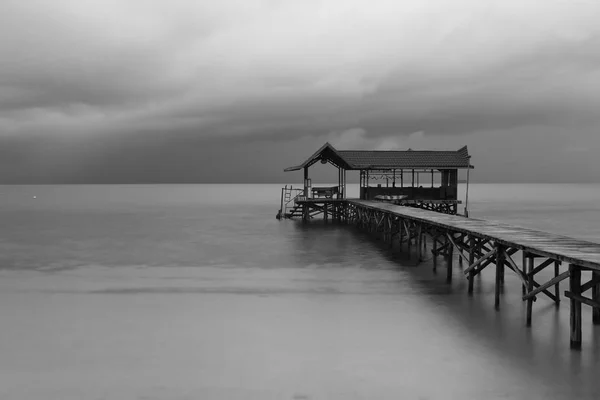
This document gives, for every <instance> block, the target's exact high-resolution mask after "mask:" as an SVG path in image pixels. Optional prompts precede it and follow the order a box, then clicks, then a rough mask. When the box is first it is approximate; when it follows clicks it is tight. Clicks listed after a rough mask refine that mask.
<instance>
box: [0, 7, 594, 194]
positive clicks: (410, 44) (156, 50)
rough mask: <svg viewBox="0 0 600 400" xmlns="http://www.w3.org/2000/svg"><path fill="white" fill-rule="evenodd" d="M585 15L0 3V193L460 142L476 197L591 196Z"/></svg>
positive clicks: (543, 10) (212, 175)
mask: <svg viewBox="0 0 600 400" xmlns="http://www.w3.org/2000/svg"><path fill="white" fill-rule="evenodd" d="M598 16H600V2H598V1H595V0H589V1H588V0H498V1H486V0H469V1H467V0H428V1H421V0H412V1H398V0H393V1H391V0H390V1H388V0H377V1H373V0H371V1H358V0H331V1H316V0H308V1H307V0H303V1H285V0H264V1H251V0H245V1H242V0H240V1H230V0H219V1H204V0H200V1H199V0H169V1H167V0H164V1H158V0H156V1H150V0H143V1H142V0H128V1H124V0H53V1H44V0H38V1H36V0H27V1H23V0H20V1H14V0H4V1H2V2H0V60H2V66H1V68H0V183H20V182H23V183H33V182H40V183H50V182H78V183H80V182H98V183H105V182H203V181H211V182H214V181H224V182H265V181H279V182H283V181H286V180H287V181H293V180H297V179H298V176H296V175H294V174H284V173H283V172H282V169H283V168H284V167H286V166H289V165H293V164H296V163H298V162H299V161H302V159H303V158H305V157H306V156H308V155H309V154H311V153H312V152H314V151H315V150H316V149H317V148H318V147H320V146H321V145H322V144H323V142H324V141H326V140H329V141H330V142H332V143H333V144H334V145H336V146H338V147H339V148H345V149H350V148H378V149H388V148H389V149H392V148H393V149H402V148H407V147H412V148H433V149H458V148H459V147H461V146H462V145H464V144H467V145H468V146H469V149H470V152H471V153H472V155H473V163H474V164H475V165H476V168H477V169H476V172H475V174H474V177H475V179H476V180H478V181H528V182H533V181H539V182H552V181H595V182H598V181H600V179H599V177H600V176H599V174H598V171H600V158H598V157H596V154H598V153H600V132H599V130H598V128H599V127H600V124H599V122H600V113H599V112H598V110H600V24H598V23H597V18H598Z"/></svg>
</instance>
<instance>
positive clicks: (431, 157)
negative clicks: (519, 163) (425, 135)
mask: <svg viewBox="0 0 600 400" xmlns="http://www.w3.org/2000/svg"><path fill="white" fill-rule="evenodd" d="M470 158H471V156H470V155H469V151H468V149H467V146H464V147H462V148H460V149H458V150H456V151H448V150H411V149H409V150H336V149H335V148H334V147H333V146H332V145H331V144H329V143H325V144H324V145H323V146H322V147H321V148H320V149H319V150H317V151H316V152H315V153H314V154H313V155H312V156H310V157H309V158H308V159H307V160H306V161H305V162H304V163H302V164H300V165H298V166H295V167H290V168H286V169H285V170H284V171H286V172H287V171H297V170H299V169H302V168H304V167H306V166H311V165H312V164H314V163H315V162H317V161H319V160H328V161H331V162H332V163H333V164H334V165H337V166H339V167H341V168H344V169H347V170H353V169H354V170H356V169H413V168H415V169H419V168H424V169H430V168H432V169H463V168H473V166H472V165H471V164H470Z"/></svg>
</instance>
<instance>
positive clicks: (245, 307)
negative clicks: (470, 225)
mask: <svg viewBox="0 0 600 400" xmlns="http://www.w3.org/2000/svg"><path fill="white" fill-rule="evenodd" d="M355 189H356V188H353V190H355ZM279 191H280V185H155V186H154V185H149V186H142V185H135V186H127V185H122V186H118V185H117V186H0V223H2V227H3V229H2V235H1V236H0V249H1V251H0V317H1V318H2V329H0V355H1V357H0V398H2V399H57V400H58V399H60V400H67V399H296V400H298V399H524V398H529V399H561V400H562V399H574V398H577V399H597V398H599V397H600V382H599V381H598V379H597V378H598V373H599V372H598V371H599V370H600V327H598V326H597V327H594V326H592V324H591V313H590V310H589V308H588V307H584V315H583V318H584V329H583V350H582V351H581V352H573V351H570V350H569V324H568V319H569V315H568V313H569V308H568V303H567V302H563V304H562V305H561V307H560V308H559V309H558V310H557V309H556V308H555V307H554V306H553V304H551V303H550V301H549V300H547V299H544V298H540V299H539V300H538V301H537V303H535V305H534V315H533V327H532V328H530V329H528V328H525V327H524V312H525V309H524V304H522V302H521V301H520V294H521V288H520V286H519V282H518V281H517V279H516V278H515V277H513V276H512V275H509V274H507V276H506V284H505V289H504V295H503V297H502V304H501V311H500V312H495V311H494V308H493V302H494V299H493V293H494V287H493V271H492V270H489V271H488V270H486V271H485V272H484V273H483V276H482V277H481V278H480V279H478V281H477V282H476V284H475V295H474V296H473V297H468V296H467V295H466V280H465V279H464V278H462V276H460V271H458V270H457V271H455V279H454V282H453V283H452V284H451V285H448V284H446V283H445V270H444V267H443V263H442V262H441V260H440V267H439V271H440V272H438V275H436V274H434V273H433V272H432V268H431V260H426V262H424V263H422V264H421V265H419V266H418V267H417V266H415V265H414V262H413V261H411V260H408V259H406V258H403V257H402V256H401V255H399V254H398V253H397V252H393V251H392V252H390V251H389V250H388V249H386V248H384V247H383V246H381V245H380V244H379V243H377V242H376V241H374V240H373V239H371V238H369V237H367V236H365V235H364V234H361V233H360V232H357V231H355V230H353V229H351V228H348V227H342V228H340V227H338V226H332V225H329V226H327V225H323V224H316V223H315V224H308V225H306V224H304V225H303V224H302V223H298V222H293V221H281V222H279V221H277V220H276V219H275V214H276V212H277V209H278V201H279V193H280V192H279ZM34 196H35V198H34ZM469 196H470V203H471V204H470V209H471V215H472V216H473V217H478V218H489V219H495V220H501V221H505V222H509V223H513V224H517V225H522V226H528V227H534V228H538V229H543V230H547V231H552V232H556V233H561V234H567V235H570V236H575V237H578V238H582V239H587V240H591V241H595V242H600V186H598V185H472V186H471V189H470V195H469Z"/></svg>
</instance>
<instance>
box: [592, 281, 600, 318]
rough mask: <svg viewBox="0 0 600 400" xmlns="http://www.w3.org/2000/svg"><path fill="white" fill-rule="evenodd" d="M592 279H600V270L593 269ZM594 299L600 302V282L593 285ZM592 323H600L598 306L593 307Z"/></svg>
mask: <svg viewBox="0 0 600 400" xmlns="http://www.w3.org/2000/svg"><path fill="white" fill-rule="evenodd" d="M592 279H600V271H592ZM592 300H593V301H595V302H596V303H600V283H597V284H595V285H594V286H593V287H592ZM592 323H593V324H594V325H600V308H598V307H593V308H592Z"/></svg>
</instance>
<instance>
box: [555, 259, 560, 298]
mask: <svg viewBox="0 0 600 400" xmlns="http://www.w3.org/2000/svg"><path fill="white" fill-rule="evenodd" d="M559 265H560V261H558V260H555V261H554V277H555V278H556V277H557V276H558V275H559V267H558V266H559ZM559 291H560V282H556V285H554V296H556V301H555V303H554V304H556V307H558V306H560V293H559Z"/></svg>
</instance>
